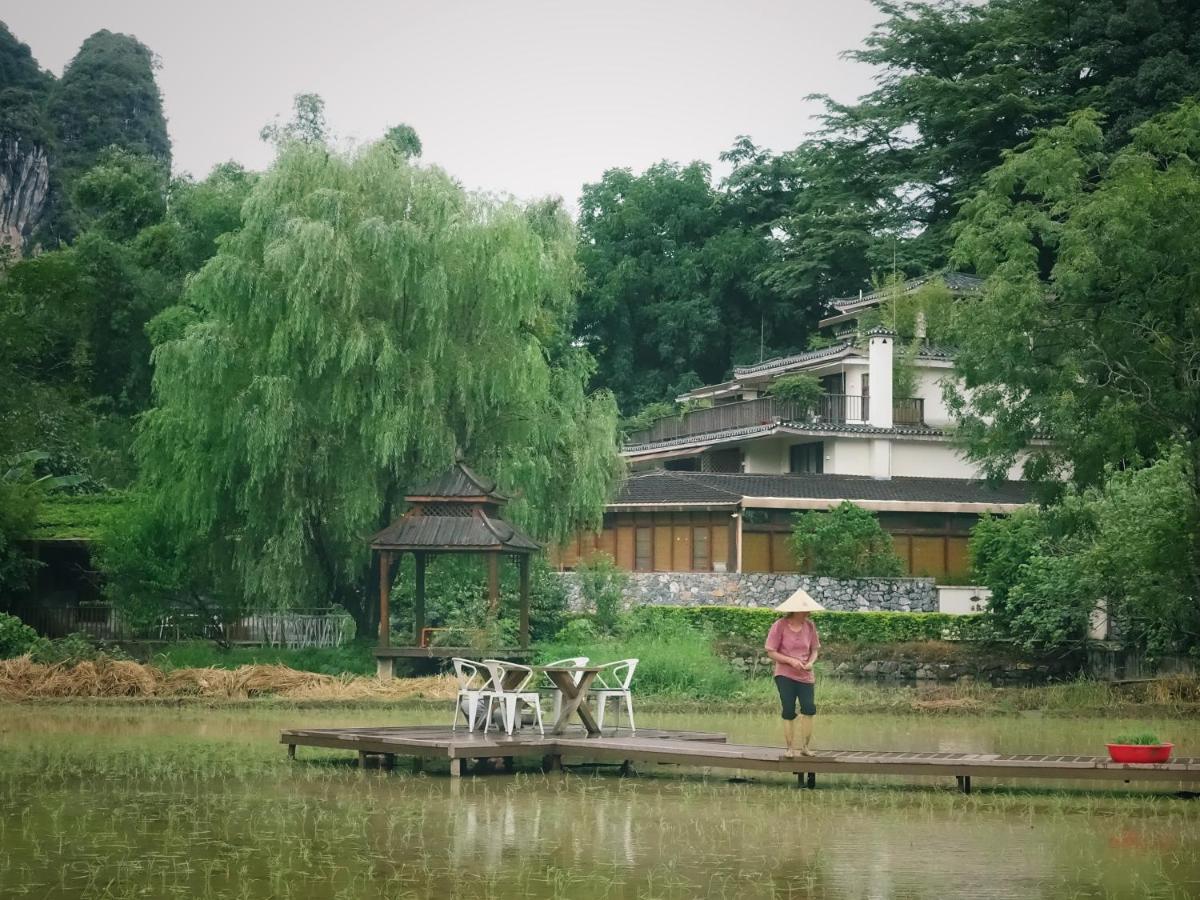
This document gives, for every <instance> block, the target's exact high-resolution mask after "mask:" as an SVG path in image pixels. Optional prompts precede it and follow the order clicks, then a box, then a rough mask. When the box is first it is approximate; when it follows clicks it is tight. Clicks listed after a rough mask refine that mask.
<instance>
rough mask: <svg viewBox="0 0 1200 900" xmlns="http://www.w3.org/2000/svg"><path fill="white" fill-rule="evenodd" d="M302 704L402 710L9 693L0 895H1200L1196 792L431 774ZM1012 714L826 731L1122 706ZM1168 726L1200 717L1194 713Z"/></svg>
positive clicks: (1044, 727)
mask: <svg viewBox="0 0 1200 900" xmlns="http://www.w3.org/2000/svg"><path fill="white" fill-rule="evenodd" d="M372 717H374V718H372ZM297 718H301V720H302V721H304V722H307V723H309V724H312V725H313V726H314V727H322V726H325V727H331V726H334V725H344V724H349V723H351V722H357V723H359V724H374V723H375V722H383V721H390V722H392V723H393V724H400V722H397V719H398V718H400V717H398V716H397V715H396V714H395V713H388V712H384V713H368V714H365V715H364V714H354V713H351V714H350V715H349V716H348V715H347V714H346V713H334V712H325V713H302V714H301V715H300V716H298V715H297V713H296V712H295V711H291V712H287V711H280V712H274V711H258V710H255V711H254V712H253V713H247V712H245V711H237V710H233V711H228V710H227V711H207V712H206V711H203V710H190V711H186V712H179V711H167V710H158V711H150V710H147V711H141V710H138V711H129V710H120V711H110V710H103V709H97V708H87V707H85V708H83V709H80V710H74V709H73V710H59V709H54V708H48V707H15V708H14V707H0V898H4V900H8V898H9V897H17V896H29V895H33V896H45V897H68V898H70V897H93V896H112V897H134V896H140V897H160V896H161V897H167V896H187V897H214V898H216V897H222V898H223V897H295V898H305V900H309V898H312V900H327V898H328V900H332V898H338V897H354V898H359V897H365V898H370V897H404V896H411V897H463V898H467V897H470V898H476V897H495V898H507V897H564V898H583V900H586V898H592V897H597V898H599V897H604V898H612V900H617V898H641V897H653V898H668V897H679V898H692V897H709V896H712V897H737V898H777V897H807V898H831V900H833V898H837V900H840V898H847V900H850V898H854V900H858V898H892V897H907V898H926V897H928V898H944V897H972V898H1018V897H1020V898H1024V897H1045V898H1051V897H1055V898H1056V897H1060V896H1076V897H1124V896H1145V895H1154V896H1164V897H1180V898H1183V897H1189V896H1197V895H1200V804H1196V803H1191V802H1186V801H1180V800H1175V799H1172V798H1170V797H1167V796H1163V795H1162V793H1161V792H1160V793H1159V794H1154V793H1147V792H1136V791H1134V790H1121V789H1120V788H1116V789H1114V788H1112V787H1105V788H1103V789H1101V790H1099V791H1094V792H1088V791H1085V790H1082V789H1080V788H1079V787H1078V786H1071V787H1070V790H1069V791H1068V792H1055V791H1053V790H1050V789H1045V788H1036V789H1030V788H1020V789H1005V790H996V789H988V787H986V786H982V787H983V789H982V790H979V791H977V793H976V794H975V795H973V796H971V797H962V796H961V795H958V794H956V793H955V792H954V791H953V789H952V786H951V785H948V784H944V783H943V784H939V786H938V787H937V788H931V787H929V786H914V785H912V784H909V783H897V782H888V781H887V780H886V779H848V778H847V779H832V778H831V779H823V780H822V782H821V789H820V790H817V791H801V790H796V789H795V788H794V787H793V786H792V784H793V781H792V780H791V779H785V778H776V777H772V776H765V775H755V776H753V777H752V779H751V780H750V782H749V783H743V784H731V783H729V782H728V781H727V780H726V777H725V776H724V775H715V776H712V777H711V778H709V779H704V778H702V777H700V776H699V774H698V773H695V772H690V773H689V772H687V771H686V770H681V769H678V768H673V767H671V768H664V769H657V768H656V767H653V766H647V767H645V772H646V773H647V774H645V775H643V776H642V777H635V778H619V777H616V776H614V775H613V774H611V773H605V774H600V775H592V774H590V773H589V772H587V770H577V771H575V772H572V773H569V774H552V775H541V774H534V773H528V774H517V775H515V776H508V775H488V776H482V777H478V778H475V777H467V778H463V779H450V778H446V777H445V776H444V775H442V774H429V775H419V776H413V775H411V774H409V772H408V770H407V768H406V767H404V766H400V767H398V768H397V769H396V770H395V771H394V772H391V773H389V772H386V771H382V770H377V769H371V770H367V771H359V770H357V769H355V768H354V767H353V766H351V765H348V764H346V761H347V757H346V756H345V755H344V754H336V753H333V754H326V753H322V752H321V751H316V750H309V749H308V748H302V753H301V758H300V761H299V762H298V763H295V764H289V763H287V762H286V760H285V758H284V755H283V753H282V751H281V750H280V748H279V747H278V745H277V744H276V743H275V741H276V740H277V737H278V729H279V728H280V727H281V726H285V725H293V724H296V720H297ZM659 718H660V721H659V722H658V723H650V722H648V724H662V725H665V726H668V727H670V726H672V725H674V726H678V725H683V724H687V725H689V726H691V727H696V728H706V727H707V728H709V729H711V730H726V731H729V732H730V733H731V734H732V736H734V737H735V738H736V739H740V740H751V741H754V740H758V741H762V740H771V739H774V737H775V735H774V732H775V731H776V723H775V722H774V721H773V720H771V719H770V718H766V719H765V721H764V720H763V719H760V718H757V717H745V716H743V717H736V716H726V717H704V716H697V715H691V716H688V717H686V721H685V720H684V719H683V717H678V718H676V719H675V720H672V718H671V717H666V716H663V717H659ZM1014 723H1016V724H1020V721H1019V720H1005V719H987V718H970V719H949V718H942V719H930V720H926V719H921V718H918V717H884V716H879V717H857V718H850V717H833V716H829V717H825V718H824V719H823V720H822V724H823V732H822V734H823V735H824V738H823V740H825V741H827V744H826V745H827V746H830V745H840V746H847V747H853V746H859V747H863V746H875V747H881V748H885V749H886V748H897V749H900V748H920V749H946V750H965V751H970V752H987V751H996V750H1000V751H1003V750H1007V749H1012V746H1013V745H1015V744H1022V745H1024V746H1025V747H1026V748H1027V749H1030V750H1033V751H1037V750H1038V749H1041V747H1042V746H1047V747H1048V746H1050V745H1053V744H1057V745H1058V746H1059V747H1060V748H1062V749H1064V751H1067V752H1070V751H1075V752H1079V751H1080V750H1082V751H1083V752H1086V751H1087V748H1088V747H1089V746H1090V745H1091V744H1093V743H1094V742H1095V743H1099V742H1101V740H1102V738H1103V736H1105V735H1107V734H1109V733H1110V732H1111V731H1112V730H1113V729H1115V728H1119V727H1121V725H1120V723H1113V722H1107V721H1103V720H1078V719H1076V720H1069V721H1051V720H1042V721H1039V723H1038V727H1037V729H1036V730H1033V729H1029V728H1024V729H1021V728H1016V727H1014ZM1154 727H1156V728H1157V730H1159V731H1161V732H1163V733H1168V734H1171V735H1172V736H1174V737H1177V740H1178V741H1179V742H1180V743H1183V744H1185V745H1186V744H1187V743H1189V742H1190V743H1192V744H1193V745H1195V742H1196V740H1197V738H1200V725H1197V724H1196V723H1181V722H1167V723H1155V725H1154ZM1022 731H1024V732H1025V733H1021V732H1022ZM1039 745H1040V746H1039ZM658 772H662V773H663V774H664V776H665V777H654V776H655V773H658Z"/></svg>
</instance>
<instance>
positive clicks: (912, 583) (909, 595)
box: [562, 572, 938, 612]
mask: <svg viewBox="0 0 1200 900" xmlns="http://www.w3.org/2000/svg"><path fill="white" fill-rule="evenodd" d="M562 577H563V579H564V581H565V582H566V584H567V596H568V602H569V604H570V607H571V609H573V610H577V611H578V610H582V609H583V601H582V598H581V597H580V595H579V587H578V582H577V581H576V580H575V577H574V575H573V573H571V572H564V573H563V574H562ZM801 587H802V588H804V589H805V590H806V591H808V592H809V593H810V594H811V595H812V596H813V599H815V600H816V601H817V602H818V603H820V604H821V605H822V606H824V607H825V608H826V609H829V610H833V611H835V612H937V611H938V594H937V587H936V586H935V583H934V580H933V579H932V578H847V579H840V578H827V577H824V576H816V575H797V574H791V573H784V574H779V573H768V572H630V573H629V586H628V587H627V588H626V591H625V597H626V606H640V605H646V604H650V605H660V606H747V607H752V606H775V605H777V604H779V603H781V602H783V601H784V600H785V599H787V597H788V595H789V594H791V593H792V592H793V591H795V590H796V589H797V588H801Z"/></svg>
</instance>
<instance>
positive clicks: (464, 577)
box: [390, 554, 567, 649]
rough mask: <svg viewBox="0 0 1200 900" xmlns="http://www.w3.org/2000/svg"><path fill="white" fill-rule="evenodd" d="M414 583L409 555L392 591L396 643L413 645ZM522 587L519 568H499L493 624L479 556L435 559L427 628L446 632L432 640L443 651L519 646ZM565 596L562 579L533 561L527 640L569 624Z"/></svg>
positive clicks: (428, 575) (428, 573) (428, 577)
mask: <svg viewBox="0 0 1200 900" xmlns="http://www.w3.org/2000/svg"><path fill="white" fill-rule="evenodd" d="M415 582H416V572H415V563H414V562H413V559H412V557H411V556H407V555H406V556H405V557H404V559H403V560H401V563H400V567H399V570H398V571H397V573H396V578H395V582H394V583H393V587H392V597H391V607H390V608H391V613H392V630H393V631H394V632H396V633H397V640H398V641H399V642H402V643H407V642H409V641H410V640H412V638H413V635H412V632H411V628H412V622H413V600H414V587H415ZM519 598H520V584H519V576H518V571H517V567H516V566H515V565H502V566H501V568H500V610H499V615H498V617H497V618H496V620H495V621H492V619H491V617H490V616H489V613H488V600H487V570H486V568H485V564H484V561H483V560H482V559H481V558H479V557H477V556H470V555H461V556H460V555H453V554H444V555H441V556H435V557H433V558H431V559H430V560H429V562H428V564H427V566H426V569H425V625H426V627H428V628H447V629H450V630H449V631H447V632H444V633H441V634H435V635H434V643H435V644H438V645H440V646H445V647H449V646H475V645H479V646H481V647H482V648H484V649H487V648H488V647H512V646H516V642H517V634H518V627H519V622H520V603H519ZM566 610H567V592H566V587H565V586H564V585H563V581H562V578H561V577H560V576H559V575H558V573H556V572H554V571H553V570H552V569H551V568H550V567H549V566H548V565H547V564H546V561H545V560H544V559H542V558H541V557H540V556H538V557H534V558H533V559H532V560H530V572H529V635H530V638H531V639H532V640H534V641H541V640H546V639H548V638H550V637H552V636H553V635H555V634H557V633H558V631H559V629H561V628H562V627H563V624H564V622H565V621H566Z"/></svg>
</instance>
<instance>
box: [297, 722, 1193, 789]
mask: <svg viewBox="0 0 1200 900" xmlns="http://www.w3.org/2000/svg"><path fill="white" fill-rule="evenodd" d="M279 741H280V743H282V744H286V745H287V747H288V755H289V756H291V757H295V755H296V748H297V747H323V748H327V749H334V750H348V751H353V752H356V753H358V755H359V760H360V762H361V763H366V762H367V761H368V760H369V759H371V758H372V757H376V758H379V759H380V760H381V761H382V762H383V764H384V765H386V766H389V767H390V766H391V765H393V764H394V763H395V761H396V758H397V757H409V758H412V759H413V760H414V761H415V763H416V765H417V766H418V767H419V766H420V764H421V762H422V761H423V760H428V759H438V760H441V759H445V760H449V763H450V774H451V775H452V776H455V777H457V776H460V775H462V774H463V773H464V771H465V765H466V762H467V761H468V760H471V759H494V758H500V759H503V760H504V761H505V763H506V765H508V766H509V767H511V766H512V764H513V760H515V759H517V758H533V759H537V758H539V757H540V758H541V760H542V764H543V766H544V767H546V768H548V769H554V768H558V767H561V765H562V761H563V758H564V757H566V758H568V759H570V760H572V761H576V760H577V761H580V762H584V763H621V764H624V765H626V766H628V765H630V764H632V763H662V764H670V765H680V766H691V767H696V768H723V769H750V770H756V771H764V772H779V773H783V774H787V773H795V774H797V775H798V776H800V778H801V781H802V783H804V784H806V785H807V786H808V787H813V786H814V785H815V783H816V776H817V775H818V774H821V775H920V776H935V777H937V776H945V777H949V776H953V777H954V779H955V781H956V783H957V784H958V787H959V790H961V791H963V792H964V793H970V792H971V779H972V778H1005V779H1014V778H1019V779H1055V780H1057V779H1080V780H1091V781H1117V782H1133V781H1138V782H1156V783H1158V784H1162V785H1169V786H1173V787H1176V788H1181V787H1183V786H1184V785H1195V784H1200V758H1194V757H1183V758H1176V759H1173V760H1172V761H1171V762H1169V763H1164V764H1162V765H1123V764H1120V763H1114V762H1111V761H1110V760H1109V759H1108V758H1107V757H1100V756H1073V755H1063V756H1055V755H1047V754H1036V755H1035V754H1024V755H1006V754H1000V753H917V752H912V751H902V750H819V751H817V753H816V755H815V756H809V757H797V758H796V759H784V758H783V754H782V750H781V748H779V747H763V746H757V745H752V744H730V743H729V742H728V741H727V740H726V736H725V735H723V734H717V733H713V732H702V731H661V730H656V729H639V730H638V731H637V732H636V733H634V734H631V733H630V732H629V731H628V730H627V729H605V733H604V735H603V736H601V737H588V736H587V735H586V733H585V732H584V730H583V729H582V728H577V729H575V730H568V731H567V732H566V733H565V734H561V735H551V734H549V733H547V734H546V735H545V736H544V737H543V736H542V735H539V734H537V733H536V732H529V731H526V732H525V733H522V734H517V735H513V736H512V737H508V736H507V735H505V734H503V733H502V732H489V733H488V734H486V735H485V734H481V733H478V732H475V733H471V732H468V731H466V730H465V729H462V730H459V731H451V730H450V728H448V727H446V726H444V725H409V726H401V727H375V728H316V729H311V728H310V729H304V728H297V729H289V730H287V731H284V732H283V733H282V735H281V736H280V738H279Z"/></svg>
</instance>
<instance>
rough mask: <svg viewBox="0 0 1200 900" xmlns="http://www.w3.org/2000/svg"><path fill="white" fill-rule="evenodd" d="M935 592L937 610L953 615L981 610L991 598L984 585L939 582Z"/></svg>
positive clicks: (990, 593)
mask: <svg viewBox="0 0 1200 900" xmlns="http://www.w3.org/2000/svg"><path fill="white" fill-rule="evenodd" d="M937 593H938V612H944V613H950V614H951V615H955V616H965V615H968V614H970V613H978V612H983V611H984V610H986V609H987V604H988V601H989V600H991V599H992V592H991V591H990V590H988V589H987V588H985V587H966V586H959V585H943V584H939V585H938V586H937Z"/></svg>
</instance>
